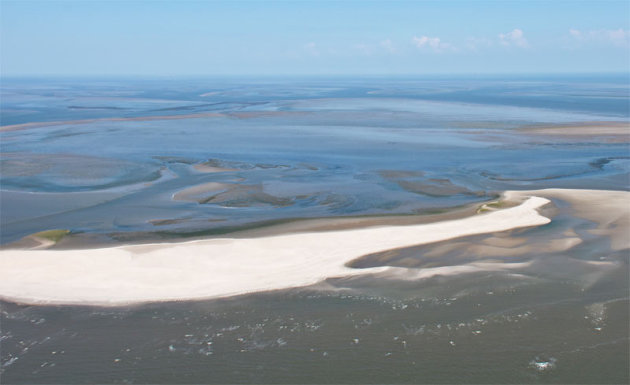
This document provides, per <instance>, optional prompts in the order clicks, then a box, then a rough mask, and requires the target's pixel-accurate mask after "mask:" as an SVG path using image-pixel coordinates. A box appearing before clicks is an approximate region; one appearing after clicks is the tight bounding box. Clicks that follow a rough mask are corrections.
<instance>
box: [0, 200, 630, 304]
mask: <svg viewBox="0 0 630 385" xmlns="http://www.w3.org/2000/svg"><path fill="white" fill-rule="evenodd" d="M629 197H630V192H625V191H607V190H567V189H547V190H535V191H506V192H505V193H504V194H503V198H504V199H505V200H508V201H520V202H522V203H520V204H519V205H517V206H514V207H509V208H502V209H497V210H494V211H491V212H487V213H483V214H474V215H472V216H468V217H464V218H459V219H451V220H443V221H438V222H432V223H424V224H413V225H384V226H376V227H364V228H354V229H341V230H328V231H320V232H312V231H311V232H298V233H287V234H280V235H278V234H275V235H266V236H265V235H263V236H260V237H252V238H212V239H203V240H193V241H185V242H178V243H152V244H140V245H120V246H114V247H107V248H99V249H83V250H81V249H75V250H2V251H0V298H1V299H2V300H5V301H11V302H17V303H25V304H58V305H96V306H124V305H134V304H142V303H150V302H167V301H185V300H202V299H213V298H225V297H231V296H236V295H242V294H249V293H255V292H264V291H273V290H281V289H289V288H297V287H305V286H309V285H313V284H316V283H319V282H322V281H324V280H326V279H327V278H332V277H348V276H356V275H361V274H373V273H381V272H384V271H388V270H396V268H391V267H387V266H379V267H371V268H359V269H355V268H350V267H348V264H349V262H351V261H353V260H355V259H357V258H359V257H361V256H364V255H367V254H370V253H375V252H382V251H386V250H391V249H396V248H402V247H410V246H414V245H422V244H430V243H434V242H439V241H445V240H450V239H455V238H460V237H465V236H469V235H476V234H488V233H494V232H500V231H507V230H513V229H519V228H527V227H534V226H541V225H545V224H547V223H549V222H551V219H550V218H548V217H546V216H543V215H541V213H540V212H539V210H540V209H541V208H543V206H546V205H547V204H548V203H550V202H551V201H550V200H549V199H548V198H558V199H561V200H565V201H567V202H569V203H570V204H571V205H572V206H575V207H574V209H575V212H576V215H578V216H580V217H584V218H587V219H590V220H593V221H595V222H597V223H599V227H598V229H597V230H596V231H595V230H594V231H595V232H594V234H598V235H610V236H611V238H612V239H613V245H614V248H615V249H618V250H619V249H624V248H627V247H630V245H628V243H629V242H630V241H628V240H627V239H625V238H624V233H625V232H626V231H627V230H628V228H629V227H628V223H629V222H630V213H628V212H627V210H625V211H624V210H623V209H622V210H620V209H619V208H620V206H618V205H619V204H623V203H624V202H627V201H628V198H629ZM623 207H625V206H623ZM611 214H612V216H611ZM603 219H606V221H603ZM615 240H616V241H615ZM509 265H511V264H501V263H475V262H473V263H468V264H460V265H455V266H448V267H439V268H435V269H432V268H428V269H420V270H417V272H419V275H418V276H419V277H422V278H427V277H431V276H434V275H448V274H458V273H466V272H471V271H480V270H506V269H509V268H510V267H511V266H509Z"/></svg>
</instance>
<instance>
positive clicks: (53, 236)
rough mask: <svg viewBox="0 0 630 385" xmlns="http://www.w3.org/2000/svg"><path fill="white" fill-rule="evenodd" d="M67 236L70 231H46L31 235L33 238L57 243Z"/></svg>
mask: <svg viewBox="0 0 630 385" xmlns="http://www.w3.org/2000/svg"><path fill="white" fill-rule="evenodd" d="M68 234H70V230H46V231H42V232H39V233H36V234H33V236H35V237H39V238H44V239H48V240H49V241H52V242H55V243H57V242H59V241H60V240H62V239H63V237H65V236H66V235H68Z"/></svg>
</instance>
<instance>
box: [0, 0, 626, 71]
mask: <svg viewBox="0 0 630 385" xmlns="http://www.w3.org/2000/svg"><path fill="white" fill-rule="evenodd" d="M0 4H1V9H0V11H1V16H0V17H1V24H0V33H1V35H0V43H1V58H0V64H1V70H2V74H3V75H4V76H24V75H26V76H30V75H80V76H85V75H133V74H142V75H148V76H151V75H167V76H170V75H186V76H195V75H226V74H233V75H239V74H251V75H256V74H266V75H299V74H314V75H326V74H349V75H362V74H385V75H405V74H435V73H445V74H448V73H553V72H562V73H566V72H628V70H629V66H630V21H629V20H630V5H629V4H630V2H628V1H625V0H624V1H606V0H600V1H560V0H553V1H535V0H530V1H523V2H521V1H507V0H506V1H387V2H382V1H334V2H333V1H276V2H274V1H268V0H265V1H229V2H228V1H226V2H223V1H177V2H175V1H172V2H169V1H136V2H134V1H107V2H100V1H87V0H86V1H54V0H49V1H43V2H38V1H25V0H21V1H7V0H1V2H0Z"/></svg>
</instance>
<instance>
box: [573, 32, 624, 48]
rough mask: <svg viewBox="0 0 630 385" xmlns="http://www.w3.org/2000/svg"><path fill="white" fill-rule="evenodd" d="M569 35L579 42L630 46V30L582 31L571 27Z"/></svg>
mask: <svg viewBox="0 0 630 385" xmlns="http://www.w3.org/2000/svg"><path fill="white" fill-rule="evenodd" d="M569 35H571V37H572V38H573V39H574V40H575V41H577V42H580V43H582V42H586V43H588V42H591V43H606V44H612V45H615V46H618V47H629V46H630V30H624V29H623V28H619V29H598V30H591V31H584V32H582V31H580V30H577V29H573V28H572V29H569Z"/></svg>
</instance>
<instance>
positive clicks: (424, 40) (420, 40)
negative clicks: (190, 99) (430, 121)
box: [412, 36, 453, 52]
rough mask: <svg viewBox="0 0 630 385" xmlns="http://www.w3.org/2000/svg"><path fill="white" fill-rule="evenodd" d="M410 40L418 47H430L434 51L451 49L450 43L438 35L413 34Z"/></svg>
mask: <svg viewBox="0 0 630 385" xmlns="http://www.w3.org/2000/svg"><path fill="white" fill-rule="evenodd" d="M412 42H413V44H414V45H415V46H416V47H418V48H420V49H426V48H430V49H432V50H433V51H435V52H444V51H450V50H452V49H453V46H452V45H451V44H449V43H445V42H443V41H441V40H440V38H439V37H429V36H420V37H417V36H414V37H413V39H412Z"/></svg>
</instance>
